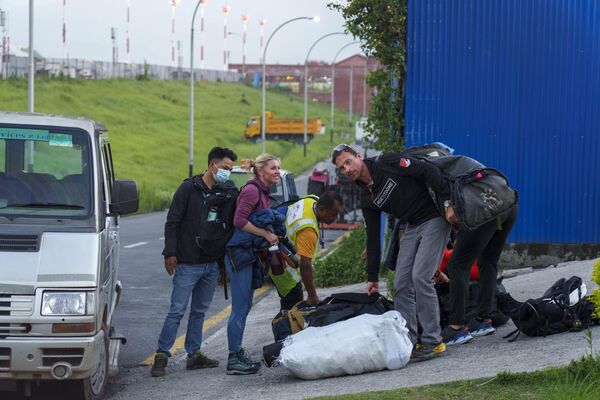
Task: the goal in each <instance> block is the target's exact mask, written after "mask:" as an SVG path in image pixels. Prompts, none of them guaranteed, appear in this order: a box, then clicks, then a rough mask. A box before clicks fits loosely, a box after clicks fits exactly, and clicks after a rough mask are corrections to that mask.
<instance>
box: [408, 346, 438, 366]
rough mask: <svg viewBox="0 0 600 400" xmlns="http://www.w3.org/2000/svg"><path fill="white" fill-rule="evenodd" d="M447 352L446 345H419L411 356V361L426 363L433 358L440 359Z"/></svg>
mask: <svg viewBox="0 0 600 400" xmlns="http://www.w3.org/2000/svg"><path fill="white" fill-rule="evenodd" d="M445 351H446V344H445V343H444V342H440V343H437V344H434V343H417V345H416V346H415V348H414V350H413V351H412V354H411V355H410V360H411V361H415V362H416V361H425V360H429V359H431V358H435V357H439V356H442V355H443V354H444V352H445Z"/></svg>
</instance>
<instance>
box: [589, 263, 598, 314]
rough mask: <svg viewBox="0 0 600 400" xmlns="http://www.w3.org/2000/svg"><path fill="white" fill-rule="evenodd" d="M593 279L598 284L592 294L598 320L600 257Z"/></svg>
mask: <svg viewBox="0 0 600 400" xmlns="http://www.w3.org/2000/svg"><path fill="white" fill-rule="evenodd" d="M592 281H594V282H595V283H596V284H597V285H598V288H597V289H596V290H594V292H593V293H592V295H591V296H590V298H591V300H592V302H593V303H594V304H595V305H596V309H595V310H594V318H595V319H596V320H600V259H598V260H597V261H596V263H595V264H594V270H593V272H592Z"/></svg>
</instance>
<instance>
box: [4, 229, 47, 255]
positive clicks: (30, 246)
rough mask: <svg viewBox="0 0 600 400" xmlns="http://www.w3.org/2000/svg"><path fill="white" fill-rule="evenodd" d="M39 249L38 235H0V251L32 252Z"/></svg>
mask: <svg viewBox="0 0 600 400" xmlns="http://www.w3.org/2000/svg"><path fill="white" fill-rule="evenodd" d="M39 249H40V235H17V234H6V233H3V234H0V251H32V252H37V251H38V250H39Z"/></svg>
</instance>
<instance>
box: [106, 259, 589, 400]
mask: <svg viewBox="0 0 600 400" xmlns="http://www.w3.org/2000/svg"><path fill="white" fill-rule="evenodd" d="M591 271H592V262H591V261H582V262H573V263H566V264H561V265H559V266H558V267H556V268H549V269H546V270H543V271H535V272H532V273H529V274H525V275H519V276H516V277H514V278H509V279H505V281H504V283H505V285H506V287H507V289H508V290H509V292H511V293H512V294H513V296H514V297H515V298H517V299H520V300H525V299H527V298H529V297H538V296H540V295H541V294H542V293H543V292H544V291H545V290H546V289H547V288H548V287H549V286H550V285H551V284H552V283H554V282H555V281H556V280H557V279H558V278H560V277H569V276H571V275H579V276H581V277H583V278H584V280H585V281H586V284H587V285H588V288H589V289H590V290H592V289H593V288H594V287H595V285H594V284H592V283H591V282H590V276H591ZM362 289H363V285H362V284H361V285H354V286H349V287H343V288H334V289H327V290H319V294H320V295H321V296H323V295H326V294H328V293H332V292H340V291H349V290H352V291H360V290H362ZM276 309H277V297H276V295H275V294H273V293H271V294H269V295H268V296H266V297H265V298H264V299H263V300H262V301H260V302H259V303H258V304H256V305H255V306H254V307H253V309H252V311H251V313H250V315H249V318H248V321H247V326H246V335H245V338H244V345H245V346H246V347H247V348H248V349H249V351H250V352H251V353H252V354H253V355H254V356H255V357H257V358H258V357H259V355H260V354H261V349H262V346H264V345H265V344H268V343H271V342H272V340H273V339H272V334H271V331H270V330H271V329H270V319H271V316H272V315H273V313H274V310H276ZM512 329H513V325H512V323H510V322H509V323H508V324H507V325H506V326H504V327H501V328H500V330H499V332H497V333H496V334H494V335H491V336H487V337H484V338H477V339H475V340H474V341H473V342H472V343H469V344H466V345H463V346H458V347H453V348H451V349H450V350H449V351H448V353H447V354H446V355H445V356H444V357H442V358H439V359H435V360H431V361H427V362H422V363H416V364H409V365H408V366H406V367H405V368H403V369H400V370H395V371H381V372H375V373H369V374H362V375H356V376H345V377H338V378H327V379H320V380H316V381H303V380H300V379H297V378H294V377H293V376H291V375H290V374H289V373H288V372H287V371H286V370H285V369H284V368H283V367H278V368H273V369H267V368H265V367H264V366H263V368H262V369H261V371H260V372H259V373H258V374H257V375H251V376H229V375H226V374H225V364H226V356H227V344H226V343H227V340H226V332H225V331H224V330H218V331H217V332H216V333H215V334H213V335H212V336H210V337H208V338H207V339H206V341H205V344H204V349H205V351H206V352H207V353H208V354H209V355H211V356H213V357H215V358H217V359H218V360H219V361H220V362H221V366H220V367H219V368H216V369H210V370H196V371H186V370H185V364H184V360H183V356H179V357H175V359H174V360H172V362H171V364H170V365H169V367H168V370H167V373H168V375H167V376H166V377H164V378H151V377H150V376H149V372H150V371H149V367H145V368H138V369H134V370H124V371H122V373H121V374H120V375H119V377H118V378H117V379H116V380H114V381H113V384H112V392H111V397H110V398H111V399H113V400H137V399H139V400H148V399H163V398H173V399H175V398H176V399H190V400H191V399H200V398H202V399H211V400H221V399H223V400H226V399H227V400H228V399H244V400H248V399H279V400H285V399H302V398H308V397H313V396H318V395H330V394H332V395H333V394H343V393H358V392H364V391H372V390H383V389H392V388H400V387H406V386H418V385H426V384H432V383H440V382H447V381H454V380H461V379H471V378H478V377H490V376H494V375H496V374H497V373H498V372H501V371H514V372H516V371H532V370H537V369H541V368H544V367H547V366H552V365H564V364H566V363H568V362H569V361H570V360H572V359H575V358H578V357H580V356H581V355H583V354H585V353H586V352H587V351H588V348H587V345H586V340H585V335H584V333H583V332H571V333H563V334H559V335H553V336H548V337H546V338H543V337H540V338H530V337H526V336H524V335H521V337H520V338H519V339H518V340H517V341H515V342H514V343H509V342H508V341H507V340H506V339H502V335H504V334H506V333H507V332H510V331H511V330H512ZM592 332H593V338H594V339H593V340H594V343H595V350H598V349H599V347H598V343H600V327H595V328H593V330H592Z"/></svg>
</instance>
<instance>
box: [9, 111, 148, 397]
mask: <svg viewBox="0 0 600 400" xmlns="http://www.w3.org/2000/svg"><path fill="white" fill-rule="evenodd" d="M137 209H138V189H137V185H136V183H135V182H134V181H118V180H115V178H114V170H113V164H112V160H111V150H110V144H109V141H108V135H107V131H106V129H105V128H104V127H103V126H102V125H100V124H97V123H95V122H94V121H90V120H87V119H83V118H69V117H63V116H55V115H43V114H26V113H8V112H0V380H3V381H5V382H6V380H9V381H11V382H12V381H17V380H18V381H22V382H23V383H24V387H25V388H28V387H29V388H30V386H29V385H30V384H31V381H39V380H46V379H49V380H63V381H65V384H66V385H67V387H68V391H69V393H70V394H69V398H84V399H100V398H102V397H103V396H104V393H105V390H106V384H107V381H108V376H109V374H110V373H116V371H117V370H118V353H119V346H120V344H122V343H124V340H125V338H124V337H122V336H119V335H118V334H117V333H116V332H115V330H114V327H113V325H112V317H113V315H114V312H115V308H116V307H117V304H118V302H119V296H120V293H121V283H120V282H119V281H118V279H117V271H118V265H119V251H118V250H119V215H123V214H128V213H132V212H135V211H137ZM25 391H26V392H28V391H29V390H27V389H25Z"/></svg>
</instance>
